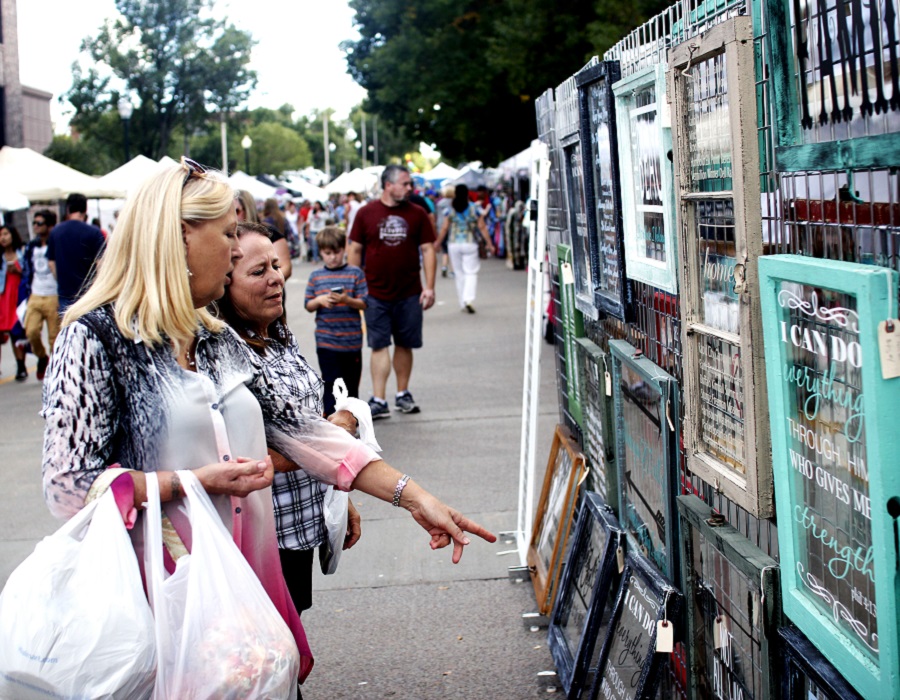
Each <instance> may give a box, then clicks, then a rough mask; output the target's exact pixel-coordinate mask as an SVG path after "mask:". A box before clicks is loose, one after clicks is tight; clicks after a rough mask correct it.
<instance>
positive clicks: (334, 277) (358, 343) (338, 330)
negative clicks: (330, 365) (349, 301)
mask: <svg viewBox="0 0 900 700" xmlns="http://www.w3.org/2000/svg"><path fill="white" fill-rule="evenodd" d="M332 287H340V288H341V289H343V290H344V292H345V293H346V294H348V295H349V296H351V297H353V298H354V299H365V298H366V297H367V296H368V294H369V288H368V286H367V285H366V276H365V274H364V273H363V271H362V270H361V269H359V268H358V267H353V266H352V265H343V266H342V267H337V268H334V269H329V268H327V267H323V268H320V269H318V270H313V273H312V274H311V275H310V276H309V284H307V285H306V303H309V302H310V301H311V300H312V299H315V298H316V297H317V296H321V295H322V294H327V293H328V292H330V291H331V289H332ZM316 347H317V348H322V349H325V350H336V351H338V352H355V351H358V350H362V320H361V319H360V315H359V311H358V310H357V309H351V308H350V307H349V306H347V305H346V304H338V305H337V306H334V307H332V308H330V309H317V310H316Z"/></svg>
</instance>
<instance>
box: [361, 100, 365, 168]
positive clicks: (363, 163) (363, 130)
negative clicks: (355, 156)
mask: <svg viewBox="0 0 900 700" xmlns="http://www.w3.org/2000/svg"><path fill="white" fill-rule="evenodd" d="M360 114H362V113H360ZM362 166H363V170H365V169H366V115H365V114H362Z"/></svg>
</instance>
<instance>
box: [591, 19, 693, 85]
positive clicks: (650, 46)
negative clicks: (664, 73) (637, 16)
mask: <svg viewBox="0 0 900 700" xmlns="http://www.w3.org/2000/svg"><path fill="white" fill-rule="evenodd" d="M683 10H684V3H678V4H675V5H672V6H671V7H669V8H667V9H665V10H663V11H662V12H661V13H659V14H658V15H656V17H653V18H652V19H650V20H648V21H647V22H645V23H644V24H642V25H641V26H640V27H638V28H637V29H635V30H634V31H632V32H631V34H629V35H628V36H626V37H625V38H623V39H622V40H621V41H620V42H619V43H618V44H616V45H615V46H613V47H612V48H611V49H610V50H609V51H607V52H606V53H605V54H603V59H604V60H605V61H619V62H620V65H621V68H622V77H623V78H627V77H628V76H629V75H632V74H633V73H637V72H638V71H639V70H642V69H644V68H647V67H648V66H654V65H657V64H659V63H666V62H667V61H668V51H669V47H670V46H672V45H673V44H675V43H678V40H673V34H678V33H680V27H682V25H683V21H682V12H683Z"/></svg>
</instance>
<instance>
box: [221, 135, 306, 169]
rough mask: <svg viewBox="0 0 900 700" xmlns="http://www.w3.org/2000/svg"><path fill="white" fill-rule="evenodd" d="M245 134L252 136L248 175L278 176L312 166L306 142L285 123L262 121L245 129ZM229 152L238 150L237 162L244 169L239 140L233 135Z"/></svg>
mask: <svg viewBox="0 0 900 700" xmlns="http://www.w3.org/2000/svg"><path fill="white" fill-rule="evenodd" d="M247 133H248V135H249V136H250V138H251V139H253V147H252V148H251V149H250V170H251V174H253V175H259V174H260V173H268V174H270V175H276V176H278V175H280V174H281V173H282V172H284V171H285V170H300V169H302V168H306V167H308V166H310V165H312V154H311V153H310V151H309V145H308V144H307V143H306V139H304V138H303V137H302V136H300V134H298V133H297V132H296V131H295V130H294V129H291V128H289V127H287V126H285V125H284V124H279V123H277V122H263V123H262V124H259V125H258V126H253V127H251V128H250V129H249V130H248V132H247ZM230 143H231V144H232V148H231V151H232V153H231V154H230V155H231V157H234V153H235V151H236V152H238V153H239V154H240V155H239V159H238V160H237V162H238V163H241V164H242V165H241V169H243V167H244V166H243V162H244V153H243V149H242V148H241V144H240V139H239V138H233V139H231V141H230Z"/></svg>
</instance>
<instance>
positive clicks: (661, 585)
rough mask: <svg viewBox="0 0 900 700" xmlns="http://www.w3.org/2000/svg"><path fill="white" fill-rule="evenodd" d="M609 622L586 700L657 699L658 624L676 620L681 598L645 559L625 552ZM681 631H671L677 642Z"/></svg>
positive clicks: (662, 656)
mask: <svg viewBox="0 0 900 700" xmlns="http://www.w3.org/2000/svg"><path fill="white" fill-rule="evenodd" d="M625 562H626V563H625V570H624V571H623V573H622V580H621V583H620V584H619V594H618V598H617V600H616V608H615V611H614V612H613V617H612V622H611V623H610V625H609V628H608V630H607V633H606V640H605V641H604V644H603V649H602V651H601V653H600V660H599V667H598V672H597V675H596V677H595V679H594V685H593V687H592V688H591V695H590V697H591V700H597V699H598V698H599V699H601V700H649V698H653V697H656V690H657V685H658V683H659V681H660V675H662V674H661V673H660V672H659V671H660V667H661V664H662V663H663V662H664V661H665V660H666V659H668V654H661V653H657V652H656V630H657V623H658V622H660V621H662V620H664V621H665V624H666V625H674V624H676V621H678V620H680V616H679V612H680V610H681V603H682V596H681V593H679V592H678V590H677V589H676V588H675V587H674V586H672V585H671V584H670V583H669V582H668V581H667V580H666V579H665V578H663V577H662V576H660V575H659V574H658V573H657V572H656V570H655V569H654V567H653V565H652V564H651V563H650V562H649V561H647V560H646V559H645V558H644V557H642V556H640V555H638V554H635V553H632V552H629V553H628V554H627V555H626V560H625ZM682 633H683V630H679V629H677V627H676V629H675V635H676V638H677V636H678V635H681V634H682Z"/></svg>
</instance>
